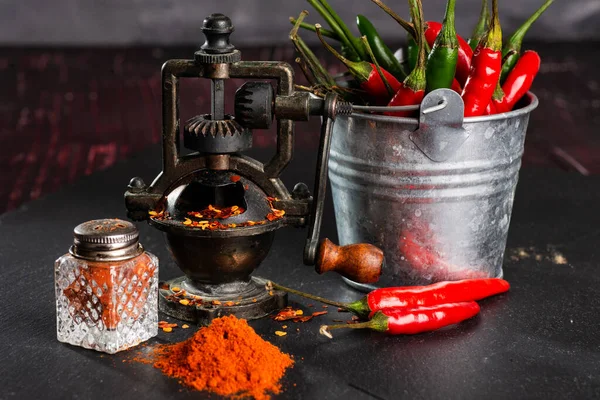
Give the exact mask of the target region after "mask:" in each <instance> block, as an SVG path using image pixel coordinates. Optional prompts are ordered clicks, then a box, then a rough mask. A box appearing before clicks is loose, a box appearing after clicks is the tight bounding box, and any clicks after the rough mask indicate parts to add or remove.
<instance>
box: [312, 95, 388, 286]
mask: <svg viewBox="0 0 600 400" xmlns="http://www.w3.org/2000/svg"><path fill="white" fill-rule="evenodd" d="M351 113H352V105H351V104H350V103H347V102H344V101H341V100H339V98H338V96H337V95H336V94H334V93H328V94H327V96H326V97H325V100H324V102H323V113H322V115H323V123H322V125H321V138H320V142H319V153H318V154H319V158H318V159H317V169H316V177H315V188H314V198H313V202H312V206H311V207H312V209H311V213H310V222H309V225H308V237H307V239H306V245H305V247H304V263H305V264H306V265H315V270H316V271H317V272H318V273H319V274H322V273H324V272H327V271H335V272H337V273H339V274H340V275H342V276H344V277H346V278H348V279H351V280H353V281H355V282H358V283H374V282H377V280H378V279H379V276H380V275H381V271H382V268H383V264H384V255H383V251H381V249H379V248H378V247H376V246H373V245H372V244H367V243H360V244H350V245H346V246H338V245H336V244H334V243H333V242H331V241H330V240H329V239H323V240H322V241H321V242H320V243H319V233H320V231H321V221H322V219H323V207H324V204H325V194H326V191H327V169H328V162H329V148H330V146H331V133H332V128H333V122H334V120H335V118H336V116H337V115H338V114H346V115H348V114H351Z"/></svg>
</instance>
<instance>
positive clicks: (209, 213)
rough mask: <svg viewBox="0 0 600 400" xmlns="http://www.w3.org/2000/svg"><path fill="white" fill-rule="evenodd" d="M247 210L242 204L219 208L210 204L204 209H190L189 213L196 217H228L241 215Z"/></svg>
mask: <svg viewBox="0 0 600 400" xmlns="http://www.w3.org/2000/svg"><path fill="white" fill-rule="evenodd" d="M245 211H246V210H245V209H244V208H242V207H240V206H231V207H224V208H219V207H215V206H213V205H212V204H209V205H208V207H206V208H205V209H204V210H201V211H189V212H188V213H187V214H188V215H190V216H192V217H194V218H207V219H214V218H216V219H227V218H230V217H233V216H236V215H240V214H242V213H244V212H245Z"/></svg>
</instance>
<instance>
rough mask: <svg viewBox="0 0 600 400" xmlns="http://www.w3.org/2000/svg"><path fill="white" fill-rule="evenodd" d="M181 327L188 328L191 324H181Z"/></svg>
mask: <svg viewBox="0 0 600 400" xmlns="http://www.w3.org/2000/svg"><path fill="white" fill-rule="evenodd" d="M181 327H182V328H183V329H188V328H189V327H190V326H189V325H188V324H183V325H181Z"/></svg>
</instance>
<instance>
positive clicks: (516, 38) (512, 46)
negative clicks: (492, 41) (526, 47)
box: [502, 0, 554, 56]
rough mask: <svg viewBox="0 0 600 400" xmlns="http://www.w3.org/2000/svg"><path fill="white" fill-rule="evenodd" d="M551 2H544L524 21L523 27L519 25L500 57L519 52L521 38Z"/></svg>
mask: <svg viewBox="0 0 600 400" xmlns="http://www.w3.org/2000/svg"><path fill="white" fill-rule="evenodd" d="M553 2H554V0H546V2H545V3H544V4H542V6H541V7H540V8H538V9H537V11H536V12H534V13H533V15H531V17H529V18H528V19H527V21H525V22H524V23H523V25H521V26H520V27H519V29H517V30H516V31H515V33H513V34H512V36H511V37H510V39H508V43H507V45H506V48H505V49H504V50H503V51H502V56H506V54H508V52H509V51H511V50H515V51H517V52H520V51H521V45H522V44H523V38H524V37H525V34H526V33H527V31H528V30H529V28H531V25H533V23H534V22H535V21H536V20H537V19H538V18H539V17H540V15H542V14H543V13H544V11H546V9H547V8H548V7H550V4H552V3H553Z"/></svg>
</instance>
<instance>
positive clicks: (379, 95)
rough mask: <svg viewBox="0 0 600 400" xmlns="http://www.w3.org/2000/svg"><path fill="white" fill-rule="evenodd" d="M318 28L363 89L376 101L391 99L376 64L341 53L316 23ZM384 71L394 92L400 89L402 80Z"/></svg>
mask: <svg viewBox="0 0 600 400" xmlns="http://www.w3.org/2000/svg"><path fill="white" fill-rule="evenodd" d="M315 27H316V29H317V36H318V37H319V40H320V41H321V43H323V46H325V48H326V49H327V50H329V51H330V52H331V53H332V54H333V55H334V56H335V57H336V58H337V59H338V60H340V61H341V62H342V63H343V64H344V65H345V66H346V67H347V68H348V70H349V71H350V73H351V74H352V75H353V76H354V78H355V79H356V80H357V81H358V82H359V84H360V87H361V89H363V90H364V91H365V92H366V93H367V94H368V95H369V96H371V97H373V98H374V99H375V101H376V102H378V103H381V104H385V103H387V102H388V101H389V99H390V97H391V96H390V95H389V93H388V90H387V88H386V85H385V83H384V82H383V80H382V79H381V77H380V76H379V74H378V72H377V68H376V66H375V65H374V64H372V63H369V62H366V61H351V60H348V59H347V58H345V57H344V56H342V55H341V54H339V53H338V52H337V51H336V50H335V49H334V48H333V47H331V45H329V43H327V42H326V41H325V39H324V38H323V36H322V35H321V32H320V31H321V25H319V24H315ZM382 72H383V74H384V76H385V78H386V79H387V81H388V82H389V84H390V86H391V88H392V90H393V91H394V92H396V91H398V89H399V88H400V86H401V85H400V82H398V80H397V79H396V78H394V76H393V75H392V74H390V73H389V72H387V71H386V70H385V69H382Z"/></svg>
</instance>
